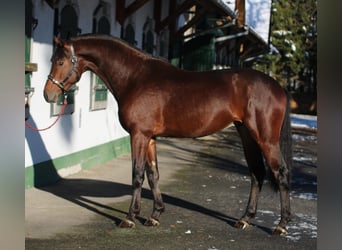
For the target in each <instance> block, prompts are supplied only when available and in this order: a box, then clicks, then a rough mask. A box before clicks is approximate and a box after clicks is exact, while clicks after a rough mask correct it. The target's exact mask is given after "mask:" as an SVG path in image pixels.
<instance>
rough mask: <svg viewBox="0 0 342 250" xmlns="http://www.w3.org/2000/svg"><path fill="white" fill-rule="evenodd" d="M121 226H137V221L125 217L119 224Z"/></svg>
mask: <svg viewBox="0 0 342 250" xmlns="http://www.w3.org/2000/svg"><path fill="white" fill-rule="evenodd" d="M119 227H120V228H135V223H134V222H133V221H131V220H129V219H123V220H122V221H121V223H120V224H119Z"/></svg>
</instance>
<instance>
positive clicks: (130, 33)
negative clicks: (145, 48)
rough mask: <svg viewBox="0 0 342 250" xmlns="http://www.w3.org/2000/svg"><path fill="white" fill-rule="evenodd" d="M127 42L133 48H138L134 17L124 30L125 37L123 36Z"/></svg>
mask: <svg viewBox="0 0 342 250" xmlns="http://www.w3.org/2000/svg"><path fill="white" fill-rule="evenodd" d="M121 37H122V39H124V40H125V41H126V42H128V43H129V44H130V45H132V46H136V41H135V31H134V22H133V20H132V16H130V17H129V19H128V22H127V25H126V27H125V28H124V29H123V35H122V36H121Z"/></svg>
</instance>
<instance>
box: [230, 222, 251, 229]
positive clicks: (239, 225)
mask: <svg viewBox="0 0 342 250" xmlns="http://www.w3.org/2000/svg"><path fill="white" fill-rule="evenodd" d="M249 226H250V224H249V223H248V222H247V221H244V220H239V221H238V222H236V223H235V225H234V227H236V228H239V229H242V230H243V229H246V228H248V227H249Z"/></svg>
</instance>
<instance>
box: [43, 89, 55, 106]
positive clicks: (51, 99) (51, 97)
mask: <svg viewBox="0 0 342 250" xmlns="http://www.w3.org/2000/svg"><path fill="white" fill-rule="evenodd" d="M44 99H45V101H46V102H49V103H56V102H57V99H58V95H57V93H56V92H54V91H53V92H50V93H47V92H46V91H44Z"/></svg>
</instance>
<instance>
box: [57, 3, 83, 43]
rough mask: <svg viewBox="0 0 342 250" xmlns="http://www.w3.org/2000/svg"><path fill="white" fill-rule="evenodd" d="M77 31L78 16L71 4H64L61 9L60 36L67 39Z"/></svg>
mask: <svg viewBox="0 0 342 250" xmlns="http://www.w3.org/2000/svg"><path fill="white" fill-rule="evenodd" d="M78 33H79V28H78V17H77V13H76V11H75V9H74V8H73V7H72V6H71V5H66V6H65V7H64V8H63V9H62V11H61V22H60V37H61V38H63V39H69V38H70V37H73V36H77V34H78Z"/></svg>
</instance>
